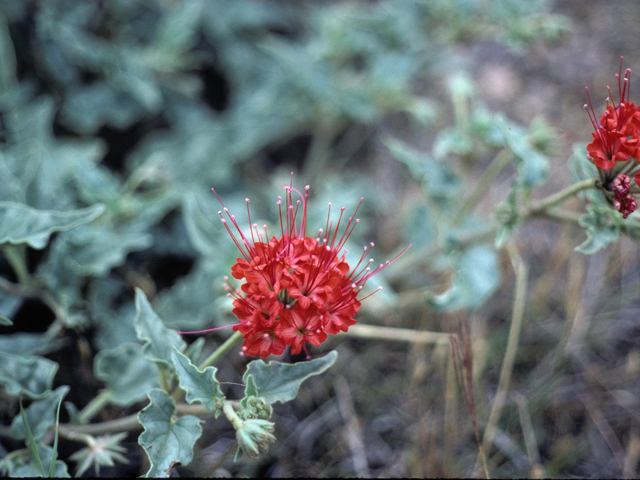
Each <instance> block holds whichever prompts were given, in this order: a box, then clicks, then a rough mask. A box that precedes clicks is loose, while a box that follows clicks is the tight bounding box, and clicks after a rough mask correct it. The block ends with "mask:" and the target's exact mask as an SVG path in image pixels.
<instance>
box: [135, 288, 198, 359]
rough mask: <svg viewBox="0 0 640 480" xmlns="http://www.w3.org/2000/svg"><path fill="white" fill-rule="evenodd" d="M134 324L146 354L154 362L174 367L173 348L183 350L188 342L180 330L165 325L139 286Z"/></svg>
mask: <svg viewBox="0 0 640 480" xmlns="http://www.w3.org/2000/svg"><path fill="white" fill-rule="evenodd" d="M133 324H134V326H135V328H136V335H137V336H138V338H139V339H140V341H142V342H144V345H143V347H142V351H143V352H144V354H145V356H146V357H147V358H148V359H149V360H151V361H152V362H156V363H161V364H163V365H166V366H167V367H169V368H173V363H172V362H171V352H172V348H173V347H176V349H177V350H178V351H182V350H184V349H185V347H186V345H187V344H186V343H185V341H184V340H183V339H182V337H181V336H180V335H179V334H178V332H176V331H175V330H171V329H170V328H167V327H166V326H165V325H164V323H163V322H162V320H160V317H158V315H156V312H154V311H153V309H152V308H151V305H150V304H149V301H148V300H147V297H146V296H145V294H144V293H143V292H142V290H140V289H139V288H137V289H136V317H135V318H134V320H133Z"/></svg>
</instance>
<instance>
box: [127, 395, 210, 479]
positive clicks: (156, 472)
mask: <svg viewBox="0 0 640 480" xmlns="http://www.w3.org/2000/svg"><path fill="white" fill-rule="evenodd" d="M149 400H151V403H149V405H147V406H146V407H145V408H144V409H143V410H142V411H141V412H140V413H139V414H138V421H139V422H140V424H141V425H142V426H143V427H144V432H142V433H141V434H140V437H138V443H139V444H140V445H141V446H142V448H144V451H145V452H147V456H148V457H149V462H150V464H151V466H150V468H149V471H148V472H147V473H146V475H145V477H147V478H153V477H156V478H167V477H169V472H170V470H171V465H172V464H173V463H176V462H179V463H181V464H182V465H188V464H189V463H190V462H191V460H192V459H193V446H194V445H195V443H196V440H198V438H200V435H202V427H201V426H200V422H201V420H200V419H198V418H196V417H194V416H192V415H186V416H184V417H181V418H179V419H177V420H175V419H174V418H173V414H174V413H175V409H176V404H175V402H174V401H173V399H172V398H171V397H170V396H169V394H167V393H166V392H165V391H164V390H160V389H158V388H154V389H153V390H151V391H149Z"/></svg>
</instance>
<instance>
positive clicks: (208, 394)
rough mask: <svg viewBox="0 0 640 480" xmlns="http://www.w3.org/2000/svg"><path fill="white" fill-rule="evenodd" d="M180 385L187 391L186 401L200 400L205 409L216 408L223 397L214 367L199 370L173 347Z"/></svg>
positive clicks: (174, 362)
mask: <svg viewBox="0 0 640 480" xmlns="http://www.w3.org/2000/svg"><path fill="white" fill-rule="evenodd" d="M171 358H172V359H173V364H174V365H175V367H176V374H177V375H178V379H179V380H180V387H181V388H182V389H183V390H184V391H185V392H187V397H186V398H187V402H189V403H193V402H200V403H202V404H203V405H204V406H205V408H206V409H207V410H213V409H216V407H217V406H218V405H219V404H220V401H221V400H222V399H223V398H224V395H223V394H222V390H220V384H219V383H218V380H216V372H217V371H218V369H217V368H216V367H207V368H205V369H204V370H199V369H198V368H197V367H196V366H195V365H194V364H193V363H191V360H189V358H188V357H185V356H184V355H183V354H182V353H180V352H179V351H177V350H176V349H175V348H174V350H173V352H172V353H171Z"/></svg>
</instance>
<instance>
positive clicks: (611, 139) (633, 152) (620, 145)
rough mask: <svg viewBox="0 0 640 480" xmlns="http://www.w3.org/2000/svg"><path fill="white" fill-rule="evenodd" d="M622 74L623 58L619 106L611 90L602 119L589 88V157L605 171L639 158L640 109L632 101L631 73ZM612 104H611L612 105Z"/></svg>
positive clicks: (618, 77)
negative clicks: (590, 125) (630, 94)
mask: <svg viewBox="0 0 640 480" xmlns="http://www.w3.org/2000/svg"><path fill="white" fill-rule="evenodd" d="M621 75H622V58H620V72H619V73H617V74H616V78H617V79H618V91H619V95H618V104H617V105H616V104H615V102H614V101H613V98H612V96H611V90H610V89H609V87H607V91H608V92H609V97H608V98H607V107H606V109H605V111H604V113H603V114H602V115H601V116H600V121H599V122H598V121H597V119H598V117H597V115H596V113H595V111H594V109H593V105H592V104H591V98H590V97H589V88H588V87H586V90H587V99H588V101H589V104H588V105H585V106H584V108H585V110H587V113H588V114H589V119H590V120H591V124H592V125H593V129H594V132H593V133H592V134H591V135H592V136H593V141H592V142H591V143H590V144H589V145H587V152H588V154H589V158H591V160H592V161H593V163H595V164H596V165H597V166H598V167H599V168H601V169H602V170H611V169H612V168H613V167H614V166H615V165H616V163H617V162H626V161H627V160H629V158H630V157H634V158H637V156H638V155H637V152H638V145H637V144H638V139H639V133H640V109H638V108H636V106H635V103H634V102H630V101H629V93H630V90H631V88H630V84H631V70H630V69H627V70H625V72H624V79H623V80H621ZM609 101H611V104H609Z"/></svg>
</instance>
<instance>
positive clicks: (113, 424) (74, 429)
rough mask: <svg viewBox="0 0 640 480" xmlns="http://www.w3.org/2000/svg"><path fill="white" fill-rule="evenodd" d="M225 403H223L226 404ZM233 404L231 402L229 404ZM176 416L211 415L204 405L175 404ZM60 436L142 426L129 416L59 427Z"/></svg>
mask: <svg viewBox="0 0 640 480" xmlns="http://www.w3.org/2000/svg"><path fill="white" fill-rule="evenodd" d="M226 403H227V402H225V404H226ZM230 403H232V404H233V402H230ZM175 413H176V415H180V416H182V415H198V416H207V415H211V412H210V411H209V410H207V409H206V408H205V406H204V405H188V404H183V403H178V404H176V411H175ZM58 428H59V431H60V435H65V436H66V437H69V435H71V436H74V435H75V436H76V437H77V436H78V435H82V434H87V435H92V436H96V435H105V434H108V433H119V432H128V431H132V430H140V429H142V425H140V422H139V421H138V415H137V414H136V415H129V416H128V417H124V418H118V419H116V420H110V421H108V422H101V423H90V424H88V425H68V424H67V425H60V426H59V427H58Z"/></svg>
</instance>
